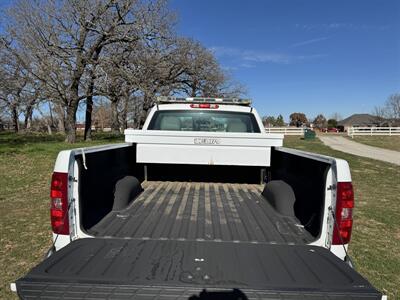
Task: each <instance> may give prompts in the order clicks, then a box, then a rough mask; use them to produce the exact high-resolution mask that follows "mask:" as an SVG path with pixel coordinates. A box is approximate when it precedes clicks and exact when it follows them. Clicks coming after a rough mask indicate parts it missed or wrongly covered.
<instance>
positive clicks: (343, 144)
mask: <svg viewBox="0 0 400 300" xmlns="http://www.w3.org/2000/svg"><path fill="white" fill-rule="evenodd" d="M319 138H320V140H321V141H322V142H323V143H324V144H325V145H327V146H329V147H331V148H332V149H335V150H338V151H342V152H346V153H350V154H354V155H358V156H364V157H369V158H372V159H378V160H382V161H385V162H389V163H392V164H396V165H399V166H400V152H398V151H393V150H387V149H382V148H377V147H372V146H368V145H364V144H360V143H357V142H353V141H351V140H349V139H346V138H344V137H341V136H336V135H322V136H319Z"/></svg>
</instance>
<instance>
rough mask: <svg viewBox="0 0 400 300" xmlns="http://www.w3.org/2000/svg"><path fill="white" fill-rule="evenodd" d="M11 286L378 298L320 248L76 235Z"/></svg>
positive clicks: (42, 294)
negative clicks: (102, 237) (86, 237)
mask: <svg viewBox="0 0 400 300" xmlns="http://www.w3.org/2000/svg"><path fill="white" fill-rule="evenodd" d="M16 286H17V292H18V295H19V296H20V297H21V298H22V299H38V298H40V299H41V298H45V299H83V298H84V299H188V298H189V297H191V296H193V295H196V297H199V298H191V299H210V298H211V299H216V298H212V297H217V298H223V297H227V299H239V298H241V299H381V296H382V295H381V293H380V292H378V291H377V290H376V289H375V288H374V287H372V286H371V285H370V284H369V283H368V281H367V280H366V279H364V278H363V277H362V276H361V275H359V274H358V273H357V272H356V271H354V270H353V269H352V268H350V267H349V266H348V265H347V264H345V263H344V262H343V261H341V260H339V259H338V258H337V257H336V256H335V255H333V254H332V253H331V252H329V251H328V250H327V249H324V248H321V247H315V246H307V245H268V244H256V243H242V242H240V243H234V242H215V241H213V242H212V241H187V240H186V241H177V240H142V239H129V240H127V239H111V238H109V239H107V238H104V239H101V238H90V239H80V240H77V241H74V242H72V243H71V244H69V245H67V246H66V247H64V248H63V249H61V250H60V251H58V252H56V253H55V254H53V255H52V256H51V257H49V258H47V259H46V260H44V261H43V262H42V263H40V264H39V265H38V266H36V267H35V268H33V269H32V270H31V271H30V272H29V273H28V274H27V275H26V276H24V277H23V278H20V279H19V280H18V281H17V282H16ZM201 293H202V294H201ZM243 294H244V295H245V297H244V296H243ZM200 296H202V297H203V298H201V297H200ZM208 296H209V297H210V298H208ZM225 299H226V298H225Z"/></svg>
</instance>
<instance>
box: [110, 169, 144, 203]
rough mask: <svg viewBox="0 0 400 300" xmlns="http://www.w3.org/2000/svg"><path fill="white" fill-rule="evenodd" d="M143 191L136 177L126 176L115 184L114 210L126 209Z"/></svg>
mask: <svg viewBox="0 0 400 300" xmlns="http://www.w3.org/2000/svg"><path fill="white" fill-rule="evenodd" d="M142 191H143V188H142V185H141V184H140V182H139V180H138V179H137V178H136V177H134V176H125V177H124V178H122V179H120V180H118V181H117V183H116V184H115V189H114V203H113V208H112V210H122V209H124V208H126V207H127V206H128V205H129V204H130V203H131V202H132V201H133V200H134V199H135V198H136V197H137V195H139V194H140V193H141V192H142Z"/></svg>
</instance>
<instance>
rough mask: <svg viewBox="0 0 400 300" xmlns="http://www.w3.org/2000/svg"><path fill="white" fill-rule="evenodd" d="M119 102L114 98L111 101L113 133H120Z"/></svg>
mask: <svg viewBox="0 0 400 300" xmlns="http://www.w3.org/2000/svg"><path fill="white" fill-rule="evenodd" d="M117 107H118V100H117V98H113V99H112V100H111V131H112V132H113V133H120V131H119V121H118V108H117Z"/></svg>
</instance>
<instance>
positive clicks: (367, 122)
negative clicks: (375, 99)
mask: <svg viewBox="0 0 400 300" xmlns="http://www.w3.org/2000/svg"><path fill="white" fill-rule="evenodd" d="M384 121H386V120H385V119H382V118H378V117H376V116H373V115H370V114H354V115H351V116H350V117H348V118H346V119H343V120H341V121H339V122H338V126H343V127H344V129H345V130H347V128H349V127H374V126H384V124H383V123H385V122H384Z"/></svg>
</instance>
